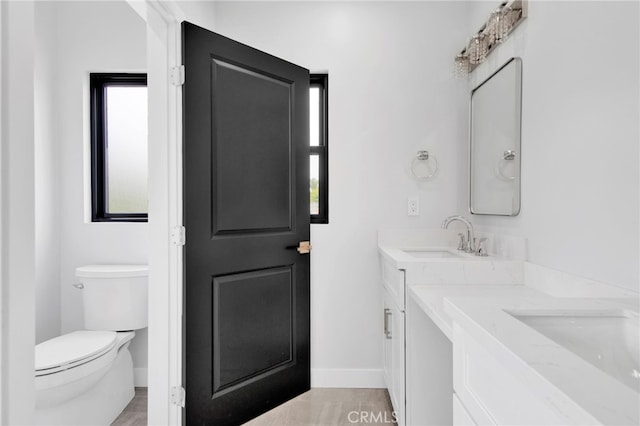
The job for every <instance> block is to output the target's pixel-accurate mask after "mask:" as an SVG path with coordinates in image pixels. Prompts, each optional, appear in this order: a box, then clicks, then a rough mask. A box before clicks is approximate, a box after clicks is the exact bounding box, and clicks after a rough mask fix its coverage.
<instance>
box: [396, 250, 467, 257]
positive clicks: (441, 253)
mask: <svg viewBox="0 0 640 426" xmlns="http://www.w3.org/2000/svg"><path fill="white" fill-rule="evenodd" d="M402 251H403V252H405V253H407V254H408V255H410V256H413V257H417V258H419V259H455V258H460V257H463V256H462V255H460V254H458V253H456V252H455V251H449V250H440V249H407V250H402Z"/></svg>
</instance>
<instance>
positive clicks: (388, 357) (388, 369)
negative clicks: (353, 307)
mask: <svg viewBox="0 0 640 426" xmlns="http://www.w3.org/2000/svg"><path fill="white" fill-rule="evenodd" d="M383 293H384V297H383V299H382V300H383V302H382V309H383V310H382V315H383V326H382V331H383V334H382V353H383V356H384V383H385V385H386V386H387V390H388V391H389V396H390V397H391V402H392V403H393V402H394V398H393V395H391V394H392V392H393V375H392V368H393V367H392V365H393V358H392V356H393V353H392V350H391V349H392V348H391V343H392V341H393V334H392V332H393V330H391V317H392V315H393V312H392V306H393V299H392V298H391V295H390V294H389V291H388V290H387V289H384V292H383ZM394 407H395V403H394Z"/></svg>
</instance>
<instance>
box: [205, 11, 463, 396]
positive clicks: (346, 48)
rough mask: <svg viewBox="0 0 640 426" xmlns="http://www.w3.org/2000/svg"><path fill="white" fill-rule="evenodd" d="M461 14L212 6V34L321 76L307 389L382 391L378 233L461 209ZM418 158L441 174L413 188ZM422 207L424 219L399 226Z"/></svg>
mask: <svg viewBox="0 0 640 426" xmlns="http://www.w3.org/2000/svg"><path fill="white" fill-rule="evenodd" d="M466 13H467V5H466V4H465V3H459V2H450V3H445V2H406V3H404V2H342V3H340V2H219V3H216V8H215V26H214V28H213V29H214V31H216V32H218V33H220V34H222V35H225V36H228V37H230V38H233V39H235V40H238V41H240V42H242V43H245V44H249V45H251V46H253V47H256V48H258V49H260V50H264V51H266V52H268V53H271V54H273V55H275V56H279V57H281V58H283V59H286V60H288V61H291V62H294V63H296V64H299V65H302V66H304V67H306V68H309V69H310V70H311V71H312V72H313V71H328V72H329V168H330V171H329V175H330V180H329V183H330V190H329V197H330V199H329V212H330V214H329V221H330V223H329V224H328V225H313V226H312V233H311V239H312V244H313V248H314V250H313V252H312V255H311V256H312V258H311V265H312V269H311V286H312V294H311V303H312V312H311V315H312V326H311V334H312V337H311V338H312V341H311V344H312V385H313V386H381V385H382V376H381V374H380V372H379V371H380V369H381V366H382V361H381V355H382V351H381V347H380V336H381V327H382V323H381V320H382V314H381V306H382V305H381V303H382V302H381V291H380V287H381V285H380V280H379V270H378V259H377V248H376V233H377V230H378V229H380V228H389V227H396V228H397V227H435V226H439V224H440V223H441V221H442V219H444V218H445V217H446V216H448V215H450V214H452V213H454V211H456V210H459V209H460V208H462V207H463V206H462V205H460V204H459V203H460V201H459V197H458V196H457V195H456V194H458V193H459V192H460V191H463V190H464V182H463V181H462V180H461V178H460V174H459V167H460V159H461V158H463V156H464V155H465V153H464V151H463V148H464V147H463V146H461V144H460V143H459V141H461V140H463V139H464V138H465V129H464V127H462V126H460V123H461V122H462V121H463V120H464V119H465V118H464V117H466V113H467V112H466V110H467V105H466V103H465V101H464V85H460V84H458V82H456V81H455V80H454V79H453V73H452V61H453V56H454V55H455V52H456V51H457V50H458V46H457V45H456V43H457V40H459V39H460V38H461V37H463V35H464V33H465V31H466V29H465V27H464V24H456V23H457V22H460V19H462V22H463V23H464V22H466V18H465V17H466ZM419 149H428V150H429V151H430V152H432V153H433V154H435V155H436V156H437V159H438V161H439V163H440V172H439V174H438V176H437V178H436V179H435V180H434V181H432V182H428V183H424V184H419V183H417V182H416V181H415V180H414V179H413V178H412V177H411V176H410V173H409V171H408V170H409V164H410V162H411V160H412V158H413V157H414V156H415V155H416V152H417V151H418V150H419ZM408 196H419V197H420V209H421V216H419V217H408V216H407V213H406V212H407V197H408Z"/></svg>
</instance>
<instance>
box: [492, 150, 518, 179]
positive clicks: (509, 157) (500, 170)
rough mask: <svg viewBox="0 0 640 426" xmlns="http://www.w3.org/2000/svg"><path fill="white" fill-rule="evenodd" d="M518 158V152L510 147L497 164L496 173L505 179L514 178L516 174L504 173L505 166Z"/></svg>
mask: <svg viewBox="0 0 640 426" xmlns="http://www.w3.org/2000/svg"><path fill="white" fill-rule="evenodd" d="M515 158H516V152H515V151H514V150H513V149H508V150H506V151H505V152H504V153H503V154H502V158H501V159H500V160H499V161H498V165H497V166H496V174H497V175H498V177H499V178H500V179H502V180H505V181H510V180H514V179H515V178H516V177H515V176H508V175H506V174H505V173H504V168H505V167H506V166H507V164H509V162H512V161H513V160H515Z"/></svg>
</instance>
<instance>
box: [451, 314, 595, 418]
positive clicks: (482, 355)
mask: <svg viewBox="0 0 640 426" xmlns="http://www.w3.org/2000/svg"><path fill="white" fill-rule="evenodd" d="M453 388H454V392H455V393H454V395H453V398H454V416H453V424H454V426H455V425H458V426H463V425H469V424H472V425H570V424H576V425H577V424H597V422H595V423H593V419H590V418H588V416H587V417H584V418H581V419H580V420H579V421H577V422H576V421H574V420H575V418H574V419H572V418H570V417H567V416H566V415H565V414H566V413H564V412H563V407H554V406H553V405H552V404H549V403H548V402H546V401H545V400H544V399H543V398H540V397H539V396H538V395H535V394H534V393H532V389H531V388H530V387H528V386H527V385H525V382H524V381H523V379H522V378H519V377H516V376H515V375H513V374H512V372H511V370H510V369H509V367H508V365H505V362H501V361H500V360H498V359H497V358H496V357H495V356H493V355H492V354H491V353H490V352H489V351H488V350H487V349H486V348H484V347H483V346H482V345H481V344H480V343H479V342H478V341H477V340H476V339H475V338H474V337H473V336H472V335H471V334H469V333H468V332H466V331H465V330H464V329H463V328H461V327H460V326H458V325H457V324H456V325H454V333H453ZM564 408H565V409H566V407H564Z"/></svg>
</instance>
